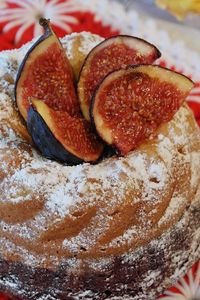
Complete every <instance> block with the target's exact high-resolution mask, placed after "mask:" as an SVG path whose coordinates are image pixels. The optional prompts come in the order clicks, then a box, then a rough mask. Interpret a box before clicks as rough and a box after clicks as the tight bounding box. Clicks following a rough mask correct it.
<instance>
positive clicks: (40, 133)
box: [27, 98, 104, 165]
mask: <svg viewBox="0 0 200 300" xmlns="http://www.w3.org/2000/svg"><path fill="white" fill-rule="evenodd" d="M31 101H32V104H31V107H30V108H29V111H28V118H27V127H28V130H29V132H30V135H31V136H32V139H33V142H34V144H35V146H36V148H38V149H39V150H40V152H41V153H42V154H43V155H44V156H46V157H48V158H50V159H53V160H57V161H60V162H64V163H66V164H68V165H76V164H80V163H83V162H90V163H96V162H97V161H99V159H100V158H101V157H102V154H103V148H104V145H103V143H102V142H101V141H100V139H99V138H98V136H96V135H95V133H94V131H93V130H92V127H91V124H90V123H89V122H87V121H86V120H84V119H83V118H82V117H81V118H76V117H71V116H70V115H69V114H68V113H67V112H62V111H54V110H52V109H51V108H50V107H48V105H46V104H45V103H44V101H42V100H39V99H34V98H32V99H31Z"/></svg>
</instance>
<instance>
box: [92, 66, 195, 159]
mask: <svg viewBox="0 0 200 300" xmlns="http://www.w3.org/2000/svg"><path fill="white" fill-rule="evenodd" d="M192 87H193V83H192V81H191V80H190V79H189V78H187V77H185V76H183V75H181V74H178V73H175V72H173V71H170V70H168V69H164V68H161V67H159V66H152V65H141V66H136V67H129V68H127V69H126V70H119V71H115V72H113V73H111V74H109V75H108V76H107V77H106V78H105V79H104V80H103V81H102V83H101V84H100V86H99V88H98V89H97V91H96V94H95V95H94V98H93V103H92V107H91V117H92V119H93V122H94V124H95V127H96V130H97V132H98V134H99V135H100V136H101V138H102V139H103V140H104V141H105V142H106V143H108V144H110V145H113V146H114V147H115V148H116V149H117V151H118V153H119V154H121V155H126V154H127V153H128V152H129V151H131V150H133V149H135V148H136V147H137V146H138V145H139V144H140V143H141V142H142V141H143V140H144V139H146V138H148V137H149V136H150V135H151V134H152V133H154V132H155V131H156V129H157V128H158V127H159V125H161V124H162V123H163V122H168V121H170V120H171V119H172V118H173V116H174V114H175V113H176V112H177V110H178V109H179V108H180V106H181V104H182V103H183V101H184V100H185V98H186V97H187V96H188V94H189V92H190V90H191V89H192Z"/></svg>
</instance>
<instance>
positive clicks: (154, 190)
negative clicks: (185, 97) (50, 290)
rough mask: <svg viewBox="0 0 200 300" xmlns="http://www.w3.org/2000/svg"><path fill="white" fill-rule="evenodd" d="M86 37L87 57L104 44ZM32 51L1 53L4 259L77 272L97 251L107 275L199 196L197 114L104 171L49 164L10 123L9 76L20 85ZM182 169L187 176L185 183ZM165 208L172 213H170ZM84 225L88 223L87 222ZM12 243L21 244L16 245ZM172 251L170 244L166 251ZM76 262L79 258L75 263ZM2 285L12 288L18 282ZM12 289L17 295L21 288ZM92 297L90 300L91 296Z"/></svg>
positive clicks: (179, 117) (97, 265) (182, 113)
mask: <svg viewBox="0 0 200 300" xmlns="http://www.w3.org/2000/svg"><path fill="white" fill-rule="evenodd" d="M79 36H80V34H79ZM82 36H83V41H84V42H83V43H82V45H81V47H80V49H79V50H80V51H82V52H83V53H84V54H86V53H87V52H88V51H89V50H90V49H91V48H92V47H93V46H94V45H96V44H97V43H98V42H99V41H100V40H102V39H101V38H98V37H97V36H94V37H92V38H91V36H90V35H89V34H88V33H84V34H83V35H82ZM76 37H77V34H73V35H71V36H69V37H66V38H64V39H63V40H62V41H63V44H64V45H65V47H66V48H67V50H66V51H67V54H68V55H69V57H70V55H71V49H72V43H73V39H74V38H76ZM30 45H32V43H30V44H29V45H25V46H24V47H23V48H22V49H20V50H15V51H13V52H9V51H6V52H2V53H0V61H2V68H1V75H2V77H3V79H2V81H1V82H0V91H1V93H0V108H1V111H0V119H1V121H3V126H2V128H0V129H1V130H0V134H1V138H0V151H1V152H0V157H1V161H3V163H2V165H1V169H0V175H1V178H2V182H1V185H0V191H1V194H2V195H3V197H2V199H1V200H0V204H1V205H4V207H5V209H6V206H8V205H10V206H9V214H8V215H10V218H9V216H8V215H7V214H3V213H2V212H0V213H2V215H1V218H0V219H1V221H0V241H1V244H0V248H1V252H2V253H5V258H6V256H7V258H9V256H12V253H17V255H18V257H19V260H21V261H23V262H25V264H28V265H31V266H33V267H34V266H36V265H37V266H41V265H44V266H45V267H48V268H55V267H57V266H58V265H59V264H60V260H62V261H63V262H66V261H68V263H69V264H70V270H71V272H73V270H74V269H76V268H77V269H78V268H81V264H80V261H79V260H78V259H74V256H75V255H81V254H82V253H83V252H85V253H86V254H87V255H88V257H90V253H91V252H92V251H94V253H95V251H96V252H97V253H101V255H102V256H105V259H100V260H96V259H94V260H93V261H90V265H91V268H92V269H94V270H98V271H102V270H106V268H107V267H108V266H110V265H111V264H112V263H113V261H114V257H112V256H108V257H106V251H107V250H109V249H114V250H116V251H118V249H120V247H122V246H127V245H129V246H130V249H132V248H134V245H135V243H137V240H138V236H139V237H140V238H141V239H144V241H147V240H148V234H151V233H152V231H153V230H154V229H155V224H154V223H153V220H154V217H156V218H158V222H157V223H156V226H157V225H158V226H161V225H162V224H163V223H165V222H166V221H168V220H173V217H174V216H175V215H176V214H177V212H178V210H179V207H180V206H182V205H183V206H184V205H185V204H186V203H187V202H188V198H190V197H192V195H195V193H196V191H197V188H198V186H199V182H200V174H199V172H198V170H197V161H198V162H199V161H200V154H199V147H198V149H196V148H195V145H197V144H198V143H200V137H199V130H198V129H197V127H195V125H193V129H194V133H191V124H190V122H192V121H191V120H192V117H191V114H190V112H189V111H188V109H187V108H186V107H181V109H180V110H179V111H178V112H177V114H176V115H175V116H174V119H173V120H172V121H171V122H169V123H168V124H164V125H163V127H161V128H160V129H159V132H158V135H157V137H155V138H154V139H153V138H152V139H151V141H149V142H148V143H146V142H145V143H144V144H143V145H141V147H140V148H138V149H137V150H136V151H133V152H131V153H130V154H129V155H128V156H127V157H124V158H116V157H112V158H108V159H105V160H103V161H102V162H101V163H99V164H97V165H90V164H88V163H84V164H82V165H79V166H73V167H68V166H63V165H60V164H58V163H56V162H52V161H50V160H47V159H45V158H44V157H42V156H41V155H40V154H39V153H38V152H37V151H36V150H35V149H33V147H30V145H27V142H26V141H25V140H23V138H21V137H20V136H19V135H16V134H15V132H14V131H13V130H12V129H11V128H10V125H9V123H8V122H7V120H8V119H9V118H10V117H11V115H12V112H13V110H14V109H15V106H14V104H13V102H14V101H13V100H14V98H13V82H12V81H11V82H9V81H8V80H7V76H5V74H8V75H9V76H10V77H9V78H12V79H13V80H14V79H15V76H16V69H17V67H18V66H19V63H20V62H21V60H22V58H23V56H24V54H25V53H26V51H27V49H28V47H30ZM9 80H10V79H9ZM188 118H190V122H188ZM191 136H192V137H191ZM194 140H195V143H194ZM198 166H199V164H198ZM178 169H181V170H183V171H184V172H183V175H182V173H181V172H179V171H178ZM175 175H177V176H179V177H178V178H176V176H175ZM184 176H185V177H184ZM188 176H189V177H188ZM181 177H183V178H185V181H184V183H183V187H184V188H185V189H188V191H189V192H188V194H187V193H186V192H185V191H184V192H181V189H180V187H179V185H177V186H176V185H175V183H176V182H178V181H179V180H181ZM188 178H189V180H188ZM186 181H187V182H188V185H186ZM172 186H173V187H174V190H173V189H172ZM178 192H179V194H177V193H178ZM169 200H171V201H169ZM168 201H169V203H168ZM33 203H34V205H33ZM31 205H32V206H31ZM126 205H127V207H128V209H127V210H124V211H125V213H128V212H129V210H131V211H132V212H133V213H132V214H133V215H134V216H135V220H134V218H133V220H132V219H131V218H130V219H131V220H130V224H129V223H127V225H126V222H125V221H126V220H125V219H123V218H121V217H120V216H121V214H122V215H123V209H124V207H126ZM165 205H166V206H167V209H165V208H163V207H165ZM16 210H18V212H19V215H23V216H24V219H22V220H21V221H18V222H17V221H16V219H14V220H13V219H12V213H13V215H14V211H16ZM160 214H161V215H160ZM81 218H82V220H83V221H81V222H79V220H81ZM116 220H117V221H116ZM123 222H124V224H125V225H124V227H123ZM68 224H70V226H68ZM113 224H114V225H113ZM118 224H120V226H121V227H122V229H121V232H120V234H119V235H117V234H116V231H115V229H116V226H117V225H118ZM68 227H70V228H68ZM144 228H145V230H144ZM68 229H69V230H68ZM70 230H71V231H70ZM73 230H74V231H73ZM57 235H59V238H57ZM11 236H16V242H15V243H14V242H13V241H12V239H11V238H10V237H11ZM101 239H102V240H101ZM155 241H157V240H155ZM155 243H156V242H155ZM164 247H165V242H164V241H163V240H162V242H160V245H159V249H161V248H164ZM139 249H142V248H139ZM139 249H138V251H140V250H139ZM58 250H59V251H60V252H61V256H60V257H61V258H60V259H59V256H58V254H57V251H58ZM101 251H105V252H101ZM45 253H46V255H45ZM49 253H51V254H50V255H49ZM92 253H93V252H92ZM102 253H104V254H102ZM133 253H134V254H133ZM68 255H70V256H71V257H72V258H71V259H70V262H69V258H68ZM136 256H137V253H135V252H134V251H131V253H127V254H124V256H123V259H124V262H127V261H131V259H133V260H134V259H136ZM79 265H80V266H79ZM157 272H158V271H157ZM156 276H159V273H158V274H156ZM8 282H11V283H8ZM146 282H148V285H151V282H154V278H153V277H152V273H151V274H148V276H147V277H146ZM0 284H2V285H7V286H8V285H9V284H11V285H12V278H10V281H9V280H8V281H6V282H0ZM11 288H12V289H15V286H14V285H13V286H12V287H11ZM18 288H19V287H18V286H16V289H18ZM87 293H88V295H90V291H88V292H87ZM79 296H80V295H78V296H77V297H79ZM83 297H84V296H83ZM77 299H78V298H77ZM94 299H95V298H94ZM96 299H98V298H96ZM113 299H114V298H113ZM133 299H140V298H133Z"/></svg>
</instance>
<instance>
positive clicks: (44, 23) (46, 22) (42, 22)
mask: <svg viewBox="0 0 200 300" xmlns="http://www.w3.org/2000/svg"><path fill="white" fill-rule="evenodd" d="M49 23H50V19H45V18H40V20H39V24H40V25H41V26H42V27H49Z"/></svg>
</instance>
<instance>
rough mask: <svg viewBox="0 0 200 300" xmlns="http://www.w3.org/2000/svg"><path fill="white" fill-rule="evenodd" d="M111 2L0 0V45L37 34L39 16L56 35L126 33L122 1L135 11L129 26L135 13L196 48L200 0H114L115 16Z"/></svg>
mask: <svg viewBox="0 0 200 300" xmlns="http://www.w3.org/2000/svg"><path fill="white" fill-rule="evenodd" d="M116 1H117V0H116ZM111 2H115V1H114V0H110V1H109V0H108V1H104V0H103V1H102V0H98V1H96V0H89V1H88V0H66V1H63V0H0V49H1V50H2V49H12V48H14V47H20V46H21V45H22V44H23V43H25V42H27V41H28V40H31V39H32V38H33V37H34V36H37V35H39V34H41V28H40V27H39V25H38V19H39V18H40V17H41V16H43V17H46V18H50V19H51V21H52V22H53V24H54V26H55V28H56V30H57V33H58V35H59V36H63V35H64V34H66V33H69V32H71V31H82V30H88V31H92V32H94V33H99V34H101V35H103V36H105V37H106V36H110V35H113V34H115V33H117V32H119V31H122V32H123V33H126V32H125V31H126V28H124V26H123V25H124V24H122V23H121V20H120V19H121V10H122V7H121V6H122V5H123V7H124V9H125V10H126V11H127V12H128V13H130V11H132V12H135V15H134V13H132V15H134V16H133V18H132V22H133V24H132V27H134V25H135V28H136V27H137V25H138V24H137V21H138V20H136V19H137V18H136V16H137V17H138V18H140V20H146V19H149V18H152V19H154V20H156V24H157V26H158V27H159V28H162V29H164V30H165V31H166V32H169V34H170V37H171V38H172V39H173V40H177V39H182V40H184V41H185V42H186V44H187V45H188V46H189V47H190V48H192V49H195V50H197V51H199V52H200V35H199V34H200V0H118V1H117V2H118V8H117V12H118V16H117V14H112V9H111V6H109V5H107V7H106V3H111ZM115 7H116V6H115ZM95 9H96V11H95ZM97 11H99V13H98V14H97ZM99 15H101V16H102V20H101V18H99ZM109 18H110V22H109ZM129 22H130V23H129V25H130V24H131V21H130V20H129ZM134 23H135V24H134ZM147 30H148V28H147Z"/></svg>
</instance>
